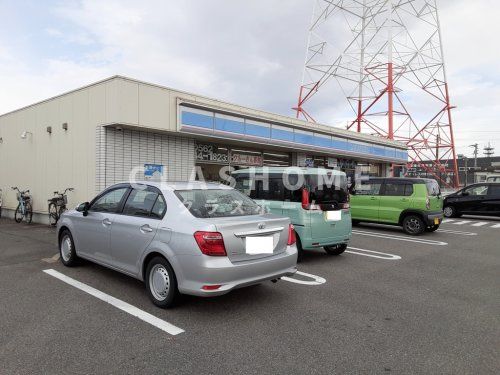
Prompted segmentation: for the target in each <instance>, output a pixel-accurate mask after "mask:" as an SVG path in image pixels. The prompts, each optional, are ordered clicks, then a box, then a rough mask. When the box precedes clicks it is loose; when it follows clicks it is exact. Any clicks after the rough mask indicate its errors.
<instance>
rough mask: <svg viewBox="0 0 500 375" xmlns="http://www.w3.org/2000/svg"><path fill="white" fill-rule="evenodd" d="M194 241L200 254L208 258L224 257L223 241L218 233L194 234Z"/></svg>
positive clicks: (200, 232)
mask: <svg viewBox="0 0 500 375" xmlns="http://www.w3.org/2000/svg"><path fill="white" fill-rule="evenodd" d="M194 239H195V240H196V243H197V244H198V247H199V248H200V250H201V252H202V253H203V254H205V255H210V256H221V257H223V256H226V255H227V253H226V247H225V246H224V239H223V238H222V234H220V233H219V232H202V231H199V232H195V234H194Z"/></svg>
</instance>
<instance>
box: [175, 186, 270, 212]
mask: <svg viewBox="0 0 500 375" xmlns="http://www.w3.org/2000/svg"><path fill="white" fill-rule="evenodd" d="M174 193H175V195H176V196H177V198H179V200H180V201H181V202H182V203H183V204H184V206H185V207H186V208H187V209H188V210H189V212H190V213H191V214H192V215H193V216H195V217H199V218H212V217H231V216H247V215H257V214H260V213H261V210H262V208H261V207H260V206H259V205H257V204H256V203H255V202H254V201H253V200H251V199H250V198H248V197H247V196H246V195H244V194H242V193H240V192H239V191H237V190H232V189H197V190H176V191H175V192H174Z"/></svg>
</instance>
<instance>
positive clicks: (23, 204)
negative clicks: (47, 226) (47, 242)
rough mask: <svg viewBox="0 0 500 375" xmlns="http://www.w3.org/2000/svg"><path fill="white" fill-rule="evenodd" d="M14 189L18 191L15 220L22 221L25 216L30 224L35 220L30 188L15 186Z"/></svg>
mask: <svg viewBox="0 0 500 375" xmlns="http://www.w3.org/2000/svg"><path fill="white" fill-rule="evenodd" d="M12 190H16V191H17V201H18V202H19V203H18V204H17V208H16V212H15V214H14V220H15V221H16V223H20V222H21V221H22V220H23V218H24V220H26V222H27V223H28V224H29V223H31V220H33V204H32V202H31V195H29V192H30V191H29V190H19V188H18V187H17V186H13V187H12Z"/></svg>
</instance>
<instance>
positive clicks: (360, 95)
mask: <svg viewBox="0 0 500 375" xmlns="http://www.w3.org/2000/svg"><path fill="white" fill-rule="evenodd" d="M365 27H366V0H363V16H362V18H361V51H360V54H361V56H360V63H359V88H358V117H357V119H356V121H357V123H358V125H357V131H358V133H361V117H362V115H363V102H362V100H363V76H364V70H365Z"/></svg>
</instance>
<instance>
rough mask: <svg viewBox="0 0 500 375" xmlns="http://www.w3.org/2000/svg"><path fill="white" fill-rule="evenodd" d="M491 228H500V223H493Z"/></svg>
mask: <svg viewBox="0 0 500 375" xmlns="http://www.w3.org/2000/svg"><path fill="white" fill-rule="evenodd" d="M491 228H500V224H495V225H492V226H491Z"/></svg>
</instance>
